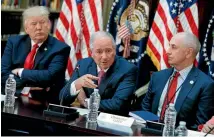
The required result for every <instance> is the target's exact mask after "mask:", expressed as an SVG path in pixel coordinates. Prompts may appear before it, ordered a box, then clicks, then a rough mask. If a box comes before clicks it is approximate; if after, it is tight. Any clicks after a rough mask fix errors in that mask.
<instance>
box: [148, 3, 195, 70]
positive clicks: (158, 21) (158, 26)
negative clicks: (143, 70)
mask: <svg viewBox="0 0 214 137" xmlns="http://www.w3.org/2000/svg"><path fill="white" fill-rule="evenodd" d="M198 23H199V19H198V6H197V0H160V2H159V4H158V7H157V11H156V14H155V17H154V21H153V24H152V28H151V30H150V34H149V39H148V42H147V53H148V54H149V56H150V57H151V59H152V61H153V62H154V64H155V66H156V67H157V69H158V70H161V69H165V68H169V67H170V65H169V64H168V59H167V54H166V49H167V48H168V47H169V41H170V40H171V38H172V36H173V35H174V34H176V33H177V32H183V31H187V32H190V33H193V34H195V35H196V36H197V37H198Z"/></svg>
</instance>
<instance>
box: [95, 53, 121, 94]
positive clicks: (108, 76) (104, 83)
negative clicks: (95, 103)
mask: <svg viewBox="0 0 214 137" xmlns="http://www.w3.org/2000/svg"><path fill="white" fill-rule="evenodd" d="M118 67H119V64H118V62H117V57H115V61H114V63H113V64H112V66H111V67H110V68H109V70H108V71H107V72H106V74H105V77H104V78H103V79H102V81H101V83H100V85H99V92H100V95H102V94H103V93H104V92H105V89H106V87H107V86H108V84H109V82H110V81H111V80H112V79H113V77H114V76H115V75H116V74H117V70H118Z"/></svg>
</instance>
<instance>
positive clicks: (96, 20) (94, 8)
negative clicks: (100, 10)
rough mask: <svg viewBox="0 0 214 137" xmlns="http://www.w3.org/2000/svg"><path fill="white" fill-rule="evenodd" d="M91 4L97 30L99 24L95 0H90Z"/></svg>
mask: <svg viewBox="0 0 214 137" xmlns="http://www.w3.org/2000/svg"><path fill="white" fill-rule="evenodd" d="M88 1H89V4H90V6H89V7H90V10H91V14H92V17H93V20H92V21H93V23H94V27H95V31H97V30H99V25H98V18H97V10H96V6H95V3H94V0H88Z"/></svg>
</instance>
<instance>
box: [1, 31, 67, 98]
mask: <svg viewBox="0 0 214 137" xmlns="http://www.w3.org/2000/svg"><path fill="white" fill-rule="evenodd" d="M30 51H31V39H30V37H29V36H28V35H19V36H12V37H10V38H9V39H8V41H7V45H6V47H5V50H4V54H3V56H2V60H1V85H2V86H3V87H4V85H5V82H6V80H7V78H8V75H9V74H11V73H12V72H11V71H12V70H13V69H15V68H23V67H24V62H25V59H26V57H27V55H28V53H29V52H30ZM69 53H70V47H69V46H68V45H66V44H65V43H63V42H60V41H58V40H57V39H56V38H54V37H52V36H48V38H47V40H46V41H44V43H43V44H42V45H41V46H40V48H39V49H38V51H37V53H36V56H35V63H34V67H33V69H32V70H27V69H24V70H23V71H22V76H21V78H20V77H18V76H15V79H16V85H17V89H22V88H23V87H26V86H30V87H37V86H38V87H43V88H47V87H50V91H49V93H50V94H52V93H53V94H54V96H55V98H57V96H59V91H60V90H61V89H62V87H63V86H64V81H65V69H66V66H67V60H68V57H69ZM20 92H21V90H17V92H16V94H20Z"/></svg>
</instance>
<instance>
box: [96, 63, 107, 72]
mask: <svg viewBox="0 0 214 137" xmlns="http://www.w3.org/2000/svg"><path fill="white" fill-rule="evenodd" d="M108 69H109V68H107V69H104V70H103V71H104V72H105V73H106V72H107V71H108ZM100 70H101V69H100V67H99V66H98V65H97V72H100Z"/></svg>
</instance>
